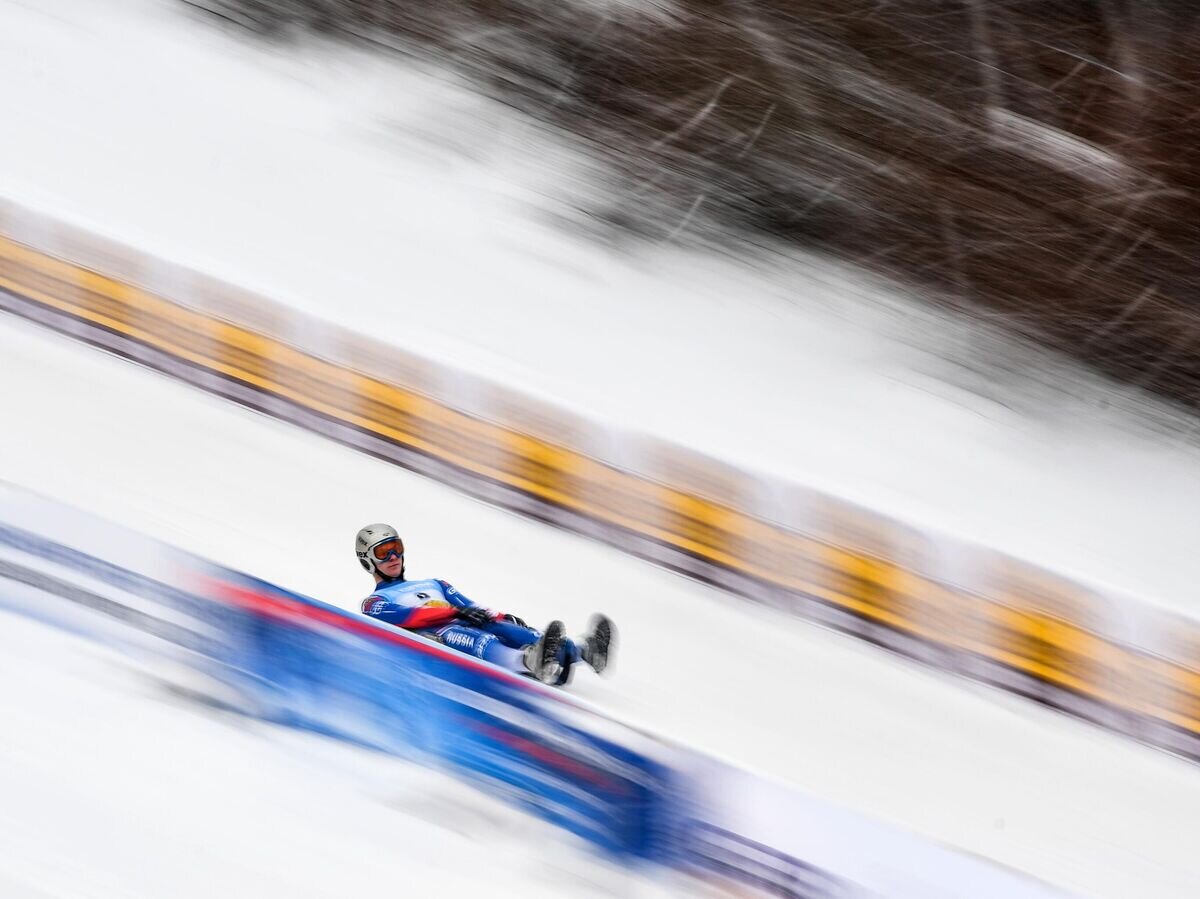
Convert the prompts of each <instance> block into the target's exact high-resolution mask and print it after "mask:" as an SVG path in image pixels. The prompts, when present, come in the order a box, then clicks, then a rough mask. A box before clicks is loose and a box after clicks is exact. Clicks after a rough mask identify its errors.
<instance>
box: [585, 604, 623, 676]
mask: <svg viewBox="0 0 1200 899" xmlns="http://www.w3.org/2000/svg"><path fill="white" fill-rule="evenodd" d="M615 638H616V629H615V628H614V627H613V623H612V620H611V619H610V618H609V617H608V616H607V615H600V614H596V615H593V616H592V617H591V618H590V619H589V620H588V629H587V633H586V634H585V635H584V636H582V637H580V638H579V639H578V640H576V641H575V645H576V646H578V647H579V657H580V658H581V659H583V660H584V661H585V662H587V664H589V665H591V666H592V670H593V671H595V672H596V673H597V674H603V673H604V669H605V668H607V667H608V659H609V656H610V655H611V654H612V651H613V643H614V640H615Z"/></svg>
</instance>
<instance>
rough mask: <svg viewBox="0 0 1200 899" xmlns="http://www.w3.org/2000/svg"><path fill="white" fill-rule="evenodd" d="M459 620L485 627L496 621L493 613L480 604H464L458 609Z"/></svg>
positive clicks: (473, 625) (472, 625)
mask: <svg viewBox="0 0 1200 899" xmlns="http://www.w3.org/2000/svg"><path fill="white" fill-rule="evenodd" d="M457 617H458V620H459V621H465V622H466V623H467V624H469V625H471V627H484V626H485V625H488V624H491V623H492V622H493V621H495V618H494V617H493V615H492V613H491V612H489V611H488V610H487V609H484V608H481V607H479V606H464V607H463V608H461V609H459V610H458V616H457Z"/></svg>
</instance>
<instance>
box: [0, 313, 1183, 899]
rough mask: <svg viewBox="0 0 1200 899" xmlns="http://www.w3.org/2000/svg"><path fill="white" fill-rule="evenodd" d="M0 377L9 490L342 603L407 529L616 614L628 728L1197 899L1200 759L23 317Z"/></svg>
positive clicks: (508, 589)
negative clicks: (360, 547)
mask: <svg viewBox="0 0 1200 899" xmlns="http://www.w3.org/2000/svg"><path fill="white" fill-rule="evenodd" d="M0 380H2V382H3V383H5V384H8V385H20V389H10V390H7V391H3V392H0V421H3V422H4V423H5V427H6V433H8V434H10V435H17V436H16V437H15V439H8V440H5V441H0V472H3V473H4V476H5V478H6V479H8V480H11V481H13V482H15V483H19V484H23V485H26V486H29V487H31V488H33V489H35V490H39V491H41V492H42V493H45V494H47V495H49V496H52V497H54V498H58V499H61V500H64V501H66V502H69V503H72V504H74V505H76V506H79V507H81V508H83V509H85V510H88V511H92V512H95V513H97V514H99V515H102V516H105V517H107V518H110V519H113V520H116V521H119V522H120V523H122V524H125V525H128V526H130V527H133V528H135V529H138V530H141V531H144V532H147V533H150V534H153V535H155V536H157V537H160V538H163V539H165V540H168V541H170V542H172V543H175V544H177V545H180V546H183V547H185V548H187V549H190V550H192V551H194V552H196V553H199V554H201V555H204V556H208V557H210V558H212V559H214V560H215V561H218V562H221V563H223V564H227V565H230V566H231V567H235V568H240V569H244V570H247V571H250V572H253V573H255V574H257V575H260V576H262V577H265V578H267V579H269V580H272V581H275V582H278V583H280V584H281V585H284V586H286V587H289V588H293V589H296V590H299V591H301V592H304V593H308V594H310V595H313V596H317V597H319V598H321V599H325V600H327V601H332V602H336V603H338V604H341V605H344V606H345V607H347V608H353V607H354V606H355V604H356V603H357V601H358V600H359V598H360V597H361V596H362V595H363V593H364V592H365V591H366V590H367V589H368V588H369V581H368V580H367V579H366V577H365V575H363V573H362V572H361V570H360V569H359V568H358V567H357V563H356V561H355V560H354V558H353V557H352V556H351V541H352V538H353V534H354V532H355V531H356V530H357V528H358V527H360V526H361V525H362V524H363V523H364V522H367V521H375V520H380V519H383V520H391V521H393V522H394V523H395V524H396V525H397V526H398V527H399V528H400V529H401V531H402V533H403V534H404V535H405V538H406V542H407V544H408V549H409V553H410V559H409V567H410V569H411V570H412V572H413V574H414V575H429V576H442V577H446V578H448V579H450V580H451V581H453V582H454V583H455V585H456V586H458V587H460V588H461V589H462V590H464V591H465V592H466V593H467V595H469V596H472V597H473V598H475V599H477V600H479V601H480V602H484V603H488V604H490V605H493V606H495V607H496V608H500V609H511V610H513V611H516V612H518V613H519V614H521V615H523V616H525V617H527V618H530V619H532V620H534V621H546V620H549V619H550V618H551V617H552V616H561V617H563V618H565V620H566V621H567V622H568V624H569V625H570V626H572V627H576V628H578V627H581V626H582V624H583V622H584V620H585V617H586V614H587V613H588V612H590V611H591V610H593V609H597V608H600V609H604V610H606V611H608V612H609V613H610V614H612V615H613V616H614V617H615V618H616V619H617V620H618V622H620V623H621V624H622V625H623V628H622V643H621V656H620V659H619V660H618V664H617V667H616V670H615V672H614V675H613V677H612V678H611V679H609V680H604V681H601V680H599V679H597V678H590V677H587V676H586V672H584V673H582V674H581V676H580V677H578V678H577V681H576V684H575V687H574V689H575V690H576V691H577V692H578V693H579V694H581V695H583V696H584V697H585V698H588V699H591V700H593V701H596V702H599V703H601V704H602V705H603V706H605V707H606V708H609V709H612V710H613V711H615V712H616V713H617V714H618V715H620V716H622V717H624V718H626V719H628V720H630V721H631V722H633V723H635V724H639V725H642V726H645V727H648V728H651V729H653V730H654V731H656V732H659V733H662V734H665V735H668V736H670V737H673V738H675V739H678V740H681V741H684V742H687V743H690V744H693V745H695V746H697V747H699V748H701V749H704V750H708V751H712V752H715V753H717V754H719V755H721V756H724V757H725V758H727V759H729V760H731V761H734V762H736V763H738V764H741V765H745V766H747V767H750V768H751V769H753V770H756V771H760V772H763V773H766V774H768V775H770V776H773V777H775V778H777V779H781V780H783V781H786V782H788V783H791V784H795V785H797V786H799V787H801V788H803V789H805V790H807V791H809V792H810V793H812V794H815V795H817V796H819V797H822V798H827V799H831V800H834V801H836V802H839V803H841V804H844V805H848V806H850V807H852V808H854V809H857V810H860V811H865V812H868V813H870V814H872V815H875V816H877V817H881V818H884V819H886V820H889V821H892V822H897V823H899V824H901V825H903V826H905V827H907V828H909V829H912V830H915V831H916V832H918V833H920V834H923V835H928V836H932V837H934V838H936V839H939V840H942V841H945V842H948V843H950V844H952V845H956V846H961V847H963V848H966V849H968V850H970V851H973V852H976V853H979V854H981V855H984V856H987V857H989V858H993V859H996V860H998V861H1001V862H1004V863H1006V864H1009V865H1011V866H1013V867H1017V868H1019V869H1022V870H1025V871H1028V872H1030V873H1032V874H1034V875H1035V876H1038V877H1041V878H1043V879H1045V880H1048V881H1050V882H1052V883H1055V884H1059V885H1062V886H1066V887H1069V888H1073V889H1076V890H1079V891H1081V892H1084V893H1086V894H1089V895H1095V896H1112V897H1118V896H1129V895H1138V894H1146V895H1151V894H1152V895H1156V896H1179V897H1183V896H1188V895H1191V894H1193V889H1192V887H1193V886H1194V884H1195V883H1196V882H1200V860H1197V858H1196V855H1195V853H1194V851H1193V846H1192V841H1191V834H1193V833H1194V832H1195V829H1196V827H1197V825H1198V823H1200V812H1197V809H1200V768H1197V767H1196V766H1194V765H1189V764H1187V763H1184V762H1182V761H1179V760H1177V759H1174V758H1171V757H1169V756H1166V755H1163V754H1161V753H1158V752H1154V751H1152V750H1149V749H1146V748H1145V747H1141V746H1138V745H1135V744H1132V743H1130V742H1128V741H1126V740H1123V739H1120V738H1117V737H1115V736H1111V735H1108V734H1106V733H1104V732H1102V731H1099V730H1097V729H1095V728H1092V727H1089V726H1086V725H1083V724H1081V723H1078V722H1075V721H1071V720H1068V719H1065V718H1063V717H1062V716H1059V715H1057V714H1056V713H1053V712H1050V711H1046V710H1043V709H1040V708H1038V707H1036V706H1033V705H1031V704H1029V703H1027V702H1024V701H1021V700H1017V699H1012V698H1009V697H1007V696H1005V695H1003V694H999V693H995V692H993V691H986V692H987V694H988V695H987V696H986V697H981V696H980V695H978V694H979V693H980V692H981V691H982V690H983V688H975V687H971V686H969V685H966V684H963V683H958V682H954V681H949V680H946V679H943V678H940V677H938V676H936V675H935V674H934V673H932V672H929V671H926V670H923V669H921V668H918V667H916V666H914V665H909V664H907V663H905V662H903V661H901V660H898V659H895V658H892V657H890V656H888V655H886V654H884V653H881V652H879V651H876V650H874V649H871V648H870V647H866V646H863V645H861V644H859V643H856V642H855V641H852V640H850V639H847V638H843V637H840V636H838V635H836V634H832V633H829V632H826V631H822V630H820V629H818V628H815V627H812V626H810V625H806V624H803V623H801V622H797V621H795V620H792V619H789V618H787V617H785V616H782V615H779V614H776V613H773V612H771V611H769V610H766V609H761V608H757V607H754V606H751V605H749V604H738V603H734V602H732V601H731V600H730V598H729V597H728V596H727V595H724V594H720V593H718V592H717V591H714V590H711V589H709V588H706V587H703V586H700V585H697V584H695V583H692V582H690V581H687V580H685V579H683V578H681V577H678V576H676V575H672V574H669V573H667V572H665V571H662V570H660V569H657V568H655V567H653V566H651V565H649V564H647V563H643V562H640V561H637V560H635V559H632V558H629V557H627V556H624V555H622V554H621V553H619V552H617V551H615V550H612V549H609V548H606V547H603V546H599V545H596V544H593V543H591V542H589V541H587V540H585V539H583V538H580V537H576V536H574V535H571V534H568V533H564V532H560V531H555V530H550V529H547V528H545V527H543V526H541V525H538V524H536V523H534V522H531V521H528V520H526V519H523V518H520V517H517V516H515V515H512V514H508V513H505V512H502V511H498V510H496V509H494V508H491V507H488V506H486V505H483V504H482V503H479V502H476V501H474V500H471V499H468V498H466V497H463V496H461V495H459V494H457V493H455V492H453V491H451V490H448V489H447V488H445V487H442V486H440V485H438V484H435V483H431V482H429V481H427V480H425V479H423V478H421V477H418V476H416V475H413V474H411V473H409V472H405V471H403V470H400V469H397V468H394V467H391V466H388V465H386V464H384V463H382V462H379V461H378V460H375V459H372V458H369V457H365V456H361V455H358V454H355V453H352V452H350V451H348V450H346V449H344V448H342V447H340V446H337V445H335V444H332V443H329V442H327V441H324V440H321V439H318V438H315V437H313V436H311V435H309V434H306V433H304V432H302V431H299V430H297V429H295V428H292V427H288V426H285V425H282V424H280V423H278V422H276V421H274V420H271V419H268V418H265V417H263V416H260V415H257V414H255V413H251V412H248V411H246V410H244V409H241V408H239V407H236V406H233V405H231V404H229V403H226V402H223V401H221V400H217V399H214V398H213V397H211V396H208V395H206V394H203V393H200V392H198V391H196V390H193V389H190V388H187V387H184V386H182V385H180V384H178V383H177V382H174V381H171V380H169V379H167V378H164V377H160V376H158V375H154V374H151V373H148V372H146V371H145V370H142V369H139V368H137V367H135V366H133V365H130V364H128V363H126V362H124V361H121V360H118V359H115V358H112V357H109V356H106V355H103V354H101V353H99V352H97V351H95V350H91V349H88V348H85V347H81V346H78V345H76V344H73V343H71V342H69V341H67V340H65V339H63V338H60V337H57V336H53V335H49V334H46V333H44V332H42V331H40V330H38V329H37V328H35V327H33V326H31V325H28V324H25V323H22V322H19V321H14V320H11V319H7V318H4V319H0ZM63 539H68V535H63ZM19 667H20V666H19V665H18V668H19ZM3 680H5V681H6V682H7V686H6V688H11V689H13V690H17V689H19V686H20V684H19V683H18V680H19V681H20V682H24V680H25V677H24V675H22V676H21V677H20V678H19V679H18V678H17V677H16V676H12V677H8V678H4V679H3ZM68 716H69V713H68ZM32 726H34V727H36V726H38V725H32ZM62 726H63V727H65V726H66V725H65V724H64V725H62ZM64 739H65V738H64ZM12 745H16V744H12ZM15 751H16V755H17V758H18V760H20V759H23V758H24V757H25V756H26V755H27V754H28V753H26V752H25V751H23V750H21V749H20V747H19V745H17V748H16V750H15ZM8 765H9V766H10V767H11V765H12V762H11V760H10V761H9V762H8ZM0 767H3V766H0Z"/></svg>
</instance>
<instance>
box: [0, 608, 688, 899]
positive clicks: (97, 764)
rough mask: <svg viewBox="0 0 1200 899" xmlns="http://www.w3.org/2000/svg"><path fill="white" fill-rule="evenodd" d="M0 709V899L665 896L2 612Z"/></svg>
mask: <svg viewBox="0 0 1200 899" xmlns="http://www.w3.org/2000/svg"><path fill="white" fill-rule="evenodd" d="M176 683H178V682H176ZM0 708H2V709H3V710H4V729H3V736H2V737H0V796H2V797H3V803H2V804H0V896H3V897H4V899H84V897H86V899H133V897H136V899H161V897H167V896H170V897H174V899H212V897H217V896H223V897H224V896H227V897H240V896H246V897H262V899H273V897H281V899H282V897H286V899H329V897H333V896H353V897H363V899H371V897H380V899H383V897H389V899H395V897H397V896H413V897H420V896H430V897H433V896H439V897H441V896H445V897H460V896H461V897H467V896H505V897H513V899H518V897H521V899H525V897H530V896H536V897H544V899H561V897H563V896H568V895H571V896H581V897H587V899H598V897H613V899H615V897H625V896H636V897H640V899H662V897H666V896H668V895H671V892H670V891H669V890H668V889H667V888H666V887H665V886H664V885H660V884H651V883H649V882H647V881H645V880H641V879H638V878H636V877H634V876H632V875H629V874H626V873H623V872H621V871H618V870H614V869H612V868H610V867H609V866H607V865H604V864H601V863H599V862H598V861H596V860H595V859H592V858H591V857H589V856H588V855H586V854H585V853H584V852H582V851H581V850H580V849H579V847H578V846H576V845H574V844H572V843H571V842H570V841H568V840H566V839H563V838H562V837H560V836H558V835H557V834H555V833H554V832H552V830H551V829H550V828H549V827H547V826H545V825H543V824H541V823H540V822H537V821H535V820H533V819H532V818H529V817H527V816H525V815H522V814H519V813H517V812H514V811H512V810H510V809H508V808H506V807H505V806H503V805H502V804H500V803H499V802H494V801H492V800H490V799H488V798H487V797H485V796H483V795H481V794H479V793H476V792H474V791H472V790H469V789H467V788H465V787H463V786H460V785H458V784H456V783H455V782H453V781H451V780H449V779H447V778H445V777H443V776H440V775H437V774H434V773H431V772H429V771H426V770H424V769H419V768H414V767H412V766H409V765H405V764H403V763H400V762H397V761H395V760H392V759H388V758H386V757H384V756H380V755H378V754H376V753H371V752H366V751H364V750H358V749H354V748H351V747H348V746H345V745H342V744H339V743H335V742H332V741H329V740H325V739H322V738H319V737H314V736H312V735H309V734H303V733H298V732H295V731H288V730H284V729H282V728H278V727H273V726H267V725H260V724H256V723H254V722H252V721H248V720H246V719H243V718H240V717H238V716H236V715H232V714H230V713H226V712H218V711H216V710H214V709H211V708H206V707H204V706H201V705H198V704H196V703H195V702H192V701H189V700H188V699H186V698H184V697H183V696H182V695H180V694H179V693H177V692H173V691H172V690H170V689H168V688H167V687H166V685H165V684H164V683H163V682H162V681H160V680H159V679H158V677H157V673H156V672H153V671H149V670H145V669H139V668H136V667H132V666H131V665H130V664H129V662H128V660H126V659H123V658H121V657H119V656H117V655H115V654H113V653H110V652H108V651H107V650H105V649H103V648H102V647H99V646H97V645H96V644H93V643H91V642H89V641H86V640H84V639H82V638H79V637H75V636H70V635H67V634H65V633H63V632H61V631H57V630H53V629H51V628H49V627H48V626H45V625H42V624H37V623H34V622H32V621H29V620H28V619H24V618H19V617H14V616H12V615H10V614H7V613H3V612H0ZM466 858H469V859H470V863H464V861H465V859H466ZM481 858H484V859H486V863H485V864H479V863H477V862H478V860H479V859H481Z"/></svg>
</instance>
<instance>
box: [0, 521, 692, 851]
mask: <svg viewBox="0 0 1200 899" xmlns="http://www.w3.org/2000/svg"><path fill="white" fill-rule="evenodd" d="M0 545H6V546H9V547H12V548H14V549H17V550H19V551H21V552H22V553H25V554H27V555H29V556H32V557H34V558H35V559H40V560H43V561H52V562H53V563H54V564H55V565H58V566H61V567H63V568H66V569H68V570H70V571H75V572H77V573H78V574H79V575H81V576H86V577H88V578H90V579H92V580H93V581H99V582H101V583H103V584H105V585H107V586H108V587H111V588H116V589H117V590H118V591H121V592H122V593H127V594H129V595H130V596H136V597H139V598H140V599H142V600H150V601H152V602H154V603H156V604H159V605H161V606H163V607H164V608H165V609H170V610H173V611H175V612H181V613H185V614H187V615H189V616H192V617H195V618H199V619H202V620H204V621H205V622H206V623H208V624H209V625H211V626H212V629H213V630H215V631H216V632H218V633H219V638H218V639H212V640H205V641H203V642H199V643H198V642H196V641H193V640H190V639H189V641H188V642H189V643H190V644H191V645H188V646H187V647H186V648H187V649H188V650H190V652H189V653H188V658H189V659H190V660H191V661H192V663H193V664H196V665H197V666H200V667H203V669H204V671H205V673H206V674H209V675H211V676H214V677H217V678H218V679H220V680H221V681H223V682H224V683H226V684H228V685H229V686H231V687H233V688H235V689H236V691H237V692H238V694H239V695H240V696H242V697H243V700H244V709H245V710H246V711H248V712H249V713H251V714H256V715H259V716H261V717H264V718H267V719H270V720H273V721H276V722H279V723H281V724H286V725H289V726H293V727H299V728H305V729H308V730H311V731H315V732H318V733H321V734H325V735H329V736H333V737H337V738H339V739H344V740H349V741H352V742H354V743H357V744H360V745H364V746H368V747H372V748H374V749H378V750H381V751H383V752H387V753H391V754H395V755H399V756H403V757H405V758H410V759H413V760H416V761H420V762H422V763H425V764H429V765H434V766H437V767H439V768H441V769H443V770H447V771H449V772H451V773H453V774H456V775H458V776H459V777H461V778H464V779H466V780H469V781H471V782H473V783H475V784H477V785H478V786H480V787H481V788H483V789H485V790H488V791H490V792H493V793H496V794H498V795H500V796H502V797H504V798H506V799H508V800H509V801H511V802H514V803H515V804H517V805H519V806H521V807H523V808H525V809H527V810H529V811H530V812H533V813H534V814H536V815H538V816H540V817H542V818H544V819H545V820H548V821H550V822H552V823H554V824H556V825H558V826H560V827H563V828H564V829H566V830H568V831H570V832H571V833H574V834H576V835H578V836H580V837H582V838H584V839H586V840H588V841H589V842H591V843H592V844H594V845H595V846H597V847H598V848H600V849H601V850H603V851H605V852H608V853H612V854H614V855H618V856H624V857H630V858H637V859H645V860H648V861H655V862H662V863H670V862H671V861H672V859H673V857H674V854H675V853H676V852H677V851H678V849H677V844H678V840H677V836H678V831H679V830H680V827H681V825H680V824H679V823H678V822H680V821H681V820H683V817H682V815H681V813H680V808H679V803H680V798H681V796H682V792H681V791H680V790H679V789H678V787H677V780H678V778H677V776H676V775H675V774H674V773H673V771H672V769H671V768H670V767H668V766H667V765H665V764H663V763H661V762H659V761H657V760H655V759H652V758H650V757H649V756H648V755H646V754H644V753H641V752H638V751H635V750H632V749H629V748H627V747H625V746H622V745H620V744H619V743H617V742H615V741H613V740H610V739H607V738H605V737H602V736H599V735H597V734H593V733H589V732H588V730H587V728H586V721H587V720H588V714H587V713H584V712H583V711H582V709H581V708H580V707H578V706H577V705H576V704H575V703H574V702H573V701H572V700H570V699H569V698H567V697H566V696H564V695H563V694H561V693H558V692H554V691H551V690H549V689H548V688H543V687H541V686H540V685H538V684H535V683H534V682H533V681H531V680H529V679H527V678H521V677H518V676H516V675H513V674H511V673H509V672H506V671H502V670H500V669H498V668H495V667H493V666H491V665H489V664H487V663H486V662H482V661H480V660H477V659H474V658H471V657H469V656H466V655H463V654H461V653H457V652H454V651H453V650H448V649H445V648H443V647H441V646H439V645H436V644H434V643H432V642H430V641H428V640H426V639H424V638H421V637H417V636H415V635H412V634H408V633H406V632H401V631H398V630H396V629H394V628H390V627H388V626H386V625H382V624H379V623H378V622H375V621H373V620H371V619H368V618H366V617H365V616H362V615H355V614H353V613H349V612H346V611H344V610H342V609H338V608H336V607H333V606H330V605H328V604H325V603H321V602H318V601H316V600H313V599H310V598H308V597H304V596H301V595H299V594H296V593H292V592H289V591H286V590H282V589H280V588H278V587H275V586H273V585H271V584H268V583H266V582H263V581H261V580H257V579H254V578H250V577H247V576H245V575H242V574H239V573H236V572H232V571H230V570H228V569H224V568H220V567H218V566H215V565H212V564H210V563H207V562H202V561H200V560H196V559H193V558H191V557H188V556H186V555H184V554H183V553H177V554H175V553H172V563H173V564H172V566H171V567H172V568H173V569H174V568H175V566H174V562H175V561H177V562H178V567H177V571H178V577H173V578H172V580H173V581H174V582H173V583H170V584H167V583H163V582H162V581H159V580H156V579H154V578H151V577H147V576H145V575H142V574H138V573H136V572H132V571H129V570H128V569H125V568H122V567H120V566H117V565H114V564H112V563H111V562H107V561H105V560H102V559H99V558H96V557H94V556H90V555H87V554H86V553H81V552H79V551H78V550H77V549H75V548H67V547H63V546H60V545H58V544H56V543H55V542H54V541H50V540H47V539H46V538H44V537H41V536H38V535H36V534H32V533H29V532H26V531H23V530H20V529H18V528H13V527H9V526H2V525H0ZM118 595H119V594H118ZM68 598H70V597H68ZM104 602H106V601H105V600H98V601H96V602H93V603H92V604H91V605H92V608H93V610H95V611H99V612H101V613H102V614H104V613H106V614H110V615H117V616H118V617H122V618H123V620H124V621H125V623H127V624H130V625H132V626H134V627H137V626H139V624H143V625H145V626H152V625H153V621H154V620H155V619H153V618H152V617H144V618H142V619H139V618H132V619H131V618H128V617H126V616H124V615H122V614H120V612H119V610H120V609H121V608H123V607H121V606H119V604H116V603H112V601H111V600H108V601H107V602H108V603H109V606H110V607H109V608H105V607H104V606H103V605H101V604H102V603H104ZM155 632H156V634H157V635H158V636H162V637H164V638H165V639H167V640H172V639H175V640H177V641H182V639H183V638H182V637H181V636H180V637H177V636H175V634H176V632H175V631H174V630H171V629H170V628H167V627H166V626H164V627H162V628H160V629H156V631H155ZM184 633H186V632H184ZM568 718H570V719H571V720H567V719H568ZM580 722H583V723H580Z"/></svg>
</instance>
